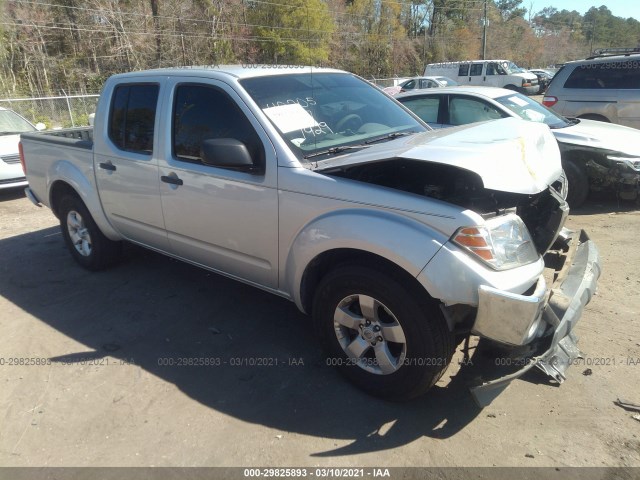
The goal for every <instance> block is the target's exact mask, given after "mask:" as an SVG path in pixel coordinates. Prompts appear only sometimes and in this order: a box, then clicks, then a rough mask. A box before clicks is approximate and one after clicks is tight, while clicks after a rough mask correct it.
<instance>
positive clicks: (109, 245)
mask: <svg viewBox="0 0 640 480" xmlns="http://www.w3.org/2000/svg"><path fill="white" fill-rule="evenodd" d="M58 211H59V213H60V215H59V217H60V229H61V230H62V236H63V237H64V241H65V243H66V244H67V248H68V249H69V251H70V252H71V255H72V256H73V258H74V259H75V261H76V262H78V263H79V264H80V265H82V266H83V267H84V268H86V269H87V270H91V271H97V270H103V269H105V268H106V267H108V266H109V265H111V264H113V263H115V261H116V260H117V259H118V258H119V257H120V253H121V251H122V242H114V241H112V240H109V239H108V238H107V237H105V236H104V234H103V233H102V232H101V231H100V229H99V228H98V226H97V225H96V223H95V221H94V220H93V217H92V216H91V214H90V213H89V210H88V209H87V207H86V206H85V204H84V203H83V202H82V200H80V198H79V197H77V196H76V195H66V196H65V197H63V198H62V199H61V200H60V207H59V210H58Z"/></svg>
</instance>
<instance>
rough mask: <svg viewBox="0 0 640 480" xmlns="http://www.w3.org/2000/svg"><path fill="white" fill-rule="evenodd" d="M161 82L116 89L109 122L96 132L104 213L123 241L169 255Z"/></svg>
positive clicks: (96, 151)
mask: <svg viewBox="0 0 640 480" xmlns="http://www.w3.org/2000/svg"><path fill="white" fill-rule="evenodd" d="M161 83H162V80H161V79H160V78H148V79H145V80H144V81H139V82H132V83H122V84H118V85H116V86H115V88H114V90H113V95H112V99H111V105H110V108H109V112H108V117H107V121H106V122H102V123H101V124H99V128H101V130H100V131H94V138H95V143H94V153H95V156H94V162H95V164H94V167H95V175H96V181H97V184H98V193H99V195H100V201H101V203H102V208H103V210H104V212H105V214H106V215H107V218H108V219H109V222H110V223H111V225H112V226H113V227H114V228H115V229H116V230H117V231H118V232H120V233H121V234H122V235H123V236H124V237H126V238H128V239H129V240H133V241H135V242H139V243H142V244H145V245H147V246H150V247H153V248H156V249H159V250H163V251H166V250H167V249H168V242H167V235H166V232H165V228H164V220H163V215H162V207H161V205H160V190H159V185H158V158H157V156H156V155H155V152H157V148H155V145H156V143H157V138H156V137H157V136H156V134H155V132H157V131H158V118H157V117H158V116H157V115H156V112H157V111H158V109H159V99H160V98H161V96H160V93H161Z"/></svg>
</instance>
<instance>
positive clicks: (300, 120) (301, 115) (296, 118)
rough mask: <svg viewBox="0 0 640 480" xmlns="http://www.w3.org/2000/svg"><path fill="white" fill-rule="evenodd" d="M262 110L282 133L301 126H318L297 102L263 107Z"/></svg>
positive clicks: (301, 127) (299, 128)
mask: <svg viewBox="0 0 640 480" xmlns="http://www.w3.org/2000/svg"><path fill="white" fill-rule="evenodd" d="M263 112H264V113H265V114H266V115H267V117H269V118H270V119H271V121H272V122H273V123H274V124H275V125H276V127H278V128H279V129H280V131H281V132H282V133H289V132H293V131H294V130H301V129H303V128H313V127H319V126H320V125H318V122H316V121H315V120H314V119H313V117H312V116H311V114H310V113H309V112H307V111H306V110H305V109H304V108H302V107H301V106H300V105H298V104H297V103H289V104H287V105H278V106H276V107H269V108H265V109H264V110H263Z"/></svg>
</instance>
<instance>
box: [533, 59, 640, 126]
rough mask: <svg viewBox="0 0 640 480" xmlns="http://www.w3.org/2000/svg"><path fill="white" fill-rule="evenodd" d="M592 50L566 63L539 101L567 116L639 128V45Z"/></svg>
mask: <svg viewBox="0 0 640 480" xmlns="http://www.w3.org/2000/svg"><path fill="white" fill-rule="evenodd" d="M595 53H596V56H594V57H590V58H587V59H586V60H578V61H575V62H569V63H567V64H565V66H564V67H562V68H561V69H560V71H559V72H558V73H557V74H556V75H555V76H554V77H553V80H552V81H551V84H550V85H549V88H548V89H547V92H546V94H545V97H544V99H543V102H542V103H543V104H544V105H545V106H547V107H549V108H551V109H553V110H555V111H556V112H558V113H560V114H561V115H564V116H566V117H578V118H587V119H591V120H600V121H603V122H612V123H618V124H620V125H626V126H628V127H635V128H640V48H613V49H602V50H596V52H595Z"/></svg>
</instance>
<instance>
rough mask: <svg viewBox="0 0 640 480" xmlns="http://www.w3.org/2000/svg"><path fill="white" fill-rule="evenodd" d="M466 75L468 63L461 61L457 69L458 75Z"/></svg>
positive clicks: (467, 73)
mask: <svg viewBox="0 0 640 480" xmlns="http://www.w3.org/2000/svg"><path fill="white" fill-rule="evenodd" d="M467 75H469V64H468V63H461V64H460V68H459V69H458V76H460V77H466V76H467Z"/></svg>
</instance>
